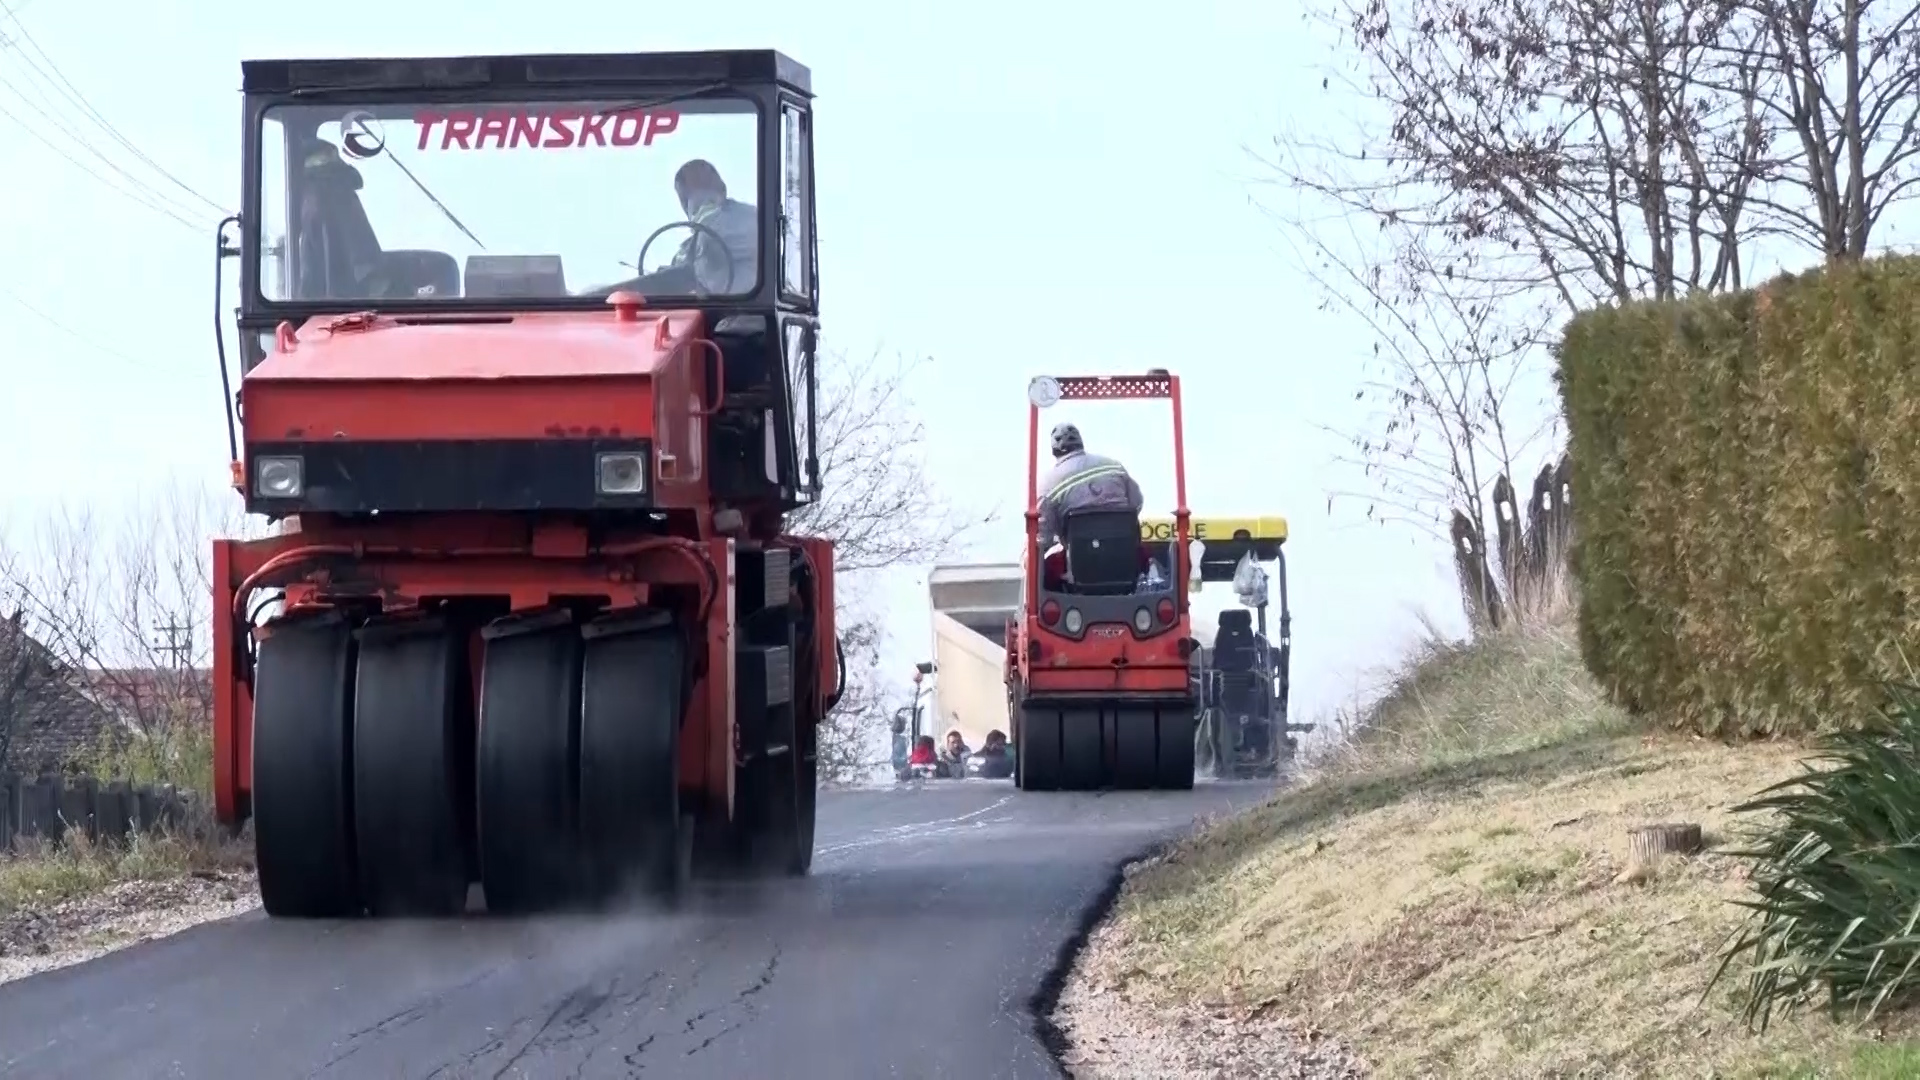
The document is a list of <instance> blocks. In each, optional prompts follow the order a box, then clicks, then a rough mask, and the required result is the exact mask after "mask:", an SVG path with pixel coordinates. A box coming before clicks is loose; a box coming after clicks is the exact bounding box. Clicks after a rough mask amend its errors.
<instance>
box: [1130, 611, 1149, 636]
mask: <svg viewBox="0 0 1920 1080" xmlns="http://www.w3.org/2000/svg"><path fill="white" fill-rule="evenodd" d="M1133 628H1134V629H1135V630H1138V631H1140V632H1141V633H1143V634H1144V633H1146V632H1147V631H1149V630H1152V629H1153V612H1151V611H1148V610H1147V609H1146V608H1135V609H1134V612H1133Z"/></svg>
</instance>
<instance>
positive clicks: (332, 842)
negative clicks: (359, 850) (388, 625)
mask: <svg viewBox="0 0 1920 1080" xmlns="http://www.w3.org/2000/svg"><path fill="white" fill-rule="evenodd" d="M353 650H354V641H353V626H352V624H350V623H349V622H348V621H347V620H346V619H345V618H344V617H342V616H339V615H333V614H328V615H322V616H317V617H308V618H296V619H289V620H286V621H283V622H279V623H276V624H273V625H271V626H269V627H268V628H267V629H266V630H265V632H264V633H263V634H262V637H261V641H260V645H259V654H258V658H257V660H256V662H255V665H254V681H253V690H254V706H253V838H254V862H255V865H256V866H257V867H258V870H259V874H260V904H261V906H262V907H264V908H265V909H266V911H267V914H269V915H273V916H278V917H281V918H296V919H340V918H347V917H350V916H353V915H357V914H359V911H360V897H359V888H358V884H357V882H356V880H355V879H356V876H357V875H356V873H355V866H354V851H353V833H352V829H351V822H352V814H353V756H352V750H353V741H352V711H353V668H354V664H353V660H354V656H353Z"/></svg>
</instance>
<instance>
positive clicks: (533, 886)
mask: <svg viewBox="0 0 1920 1080" xmlns="http://www.w3.org/2000/svg"><path fill="white" fill-rule="evenodd" d="M503 630H506V632H504V633H503V632H502V631H503ZM582 652H583V649H582V643H581V640H580V633H579V630H578V629H577V628H576V627H574V626H573V625H572V624H570V623H569V624H566V625H562V626H558V627H547V628H544V629H537V630H524V631H523V630H518V629H517V628H514V629H511V630H508V629H507V628H506V627H503V626H502V625H501V624H495V626H494V627H493V628H490V629H489V633H488V636H487V641H486V646H485V659H484V661H483V662H482V668H481V673H480V737H479V753H478V777H477V785H476V786H477V790H478V800H477V802H478V817H479V821H478V824H479V830H478V831H479V848H480V882H481V888H482V889H483V890H484V891H485V894H486V901H487V910H488V911H489V912H495V913H499V914H531V913H534V912H539V911H550V910H554V909H558V908H565V907H570V906H572V905H574V904H576V903H577V902H578V901H579V900H581V899H582V898H583V893H584V892H585V889H584V885H585V882H584V880H583V879H584V877H585V875H584V874H583V873H582V870H583V866H582V860H581V857H580V847H579V840H578V835H579V834H578V832H577V827H576V822H577V816H576V813H575V810H576V807H577V805H578V804H577V798H578V788H579V761H580V750H579V732H580V685H581V682H580V669H581V660H582Z"/></svg>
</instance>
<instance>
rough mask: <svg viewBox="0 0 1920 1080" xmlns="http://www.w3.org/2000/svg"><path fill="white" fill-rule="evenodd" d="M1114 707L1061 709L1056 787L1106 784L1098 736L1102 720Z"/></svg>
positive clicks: (1083, 788)
mask: <svg viewBox="0 0 1920 1080" xmlns="http://www.w3.org/2000/svg"><path fill="white" fill-rule="evenodd" d="M1117 711H1118V710H1115V709H1114V708H1113V707H1112V706H1107V707H1104V708H1102V707H1094V708H1090V709H1062V710H1060V711H1059V712H1058V713H1057V714H1056V715H1057V716H1059V718H1060V719H1059V723H1060V764H1061V770H1060V773H1061V775H1060V787H1061V788H1062V789H1064V790H1066V791H1098V790H1100V789H1101V788H1103V787H1105V786H1106V783H1107V767H1106V761H1105V755H1104V750H1105V748H1104V746H1103V745H1102V740H1101V737H1100V727H1101V724H1102V722H1103V721H1105V720H1107V719H1109V718H1112V717H1113V716H1115V715H1116V713H1117Z"/></svg>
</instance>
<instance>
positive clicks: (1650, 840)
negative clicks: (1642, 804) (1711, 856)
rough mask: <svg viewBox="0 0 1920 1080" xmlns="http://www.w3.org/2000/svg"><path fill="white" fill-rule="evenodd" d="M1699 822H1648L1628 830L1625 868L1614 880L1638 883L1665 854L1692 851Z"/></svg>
mask: <svg viewBox="0 0 1920 1080" xmlns="http://www.w3.org/2000/svg"><path fill="white" fill-rule="evenodd" d="M1700 842H1701V841H1700V826H1698V825H1688V824H1669V825H1647V826H1644V827H1642V828H1638V829H1631V830H1628V832H1627V868H1626V870H1624V871H1622V872H1621V874H1620V876H1619V877H1617V878H1615V879H1614V880H1615V881H1617V882H1620V883H1623V884H1629V883H1630V884H1636V885H1637V884H1639V883H1641V882H1644V881H1646V880H1647V879H1648V878H1650V877H1652V876H1653V871H1654V869H1655V868H1656V867H1658V866H1659V865H1660V859H1661V858H1662V857H1663V856H1667V855H1691V854H1693V853H1694V852H1696V851H1699V850H1700Z"/></svg>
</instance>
